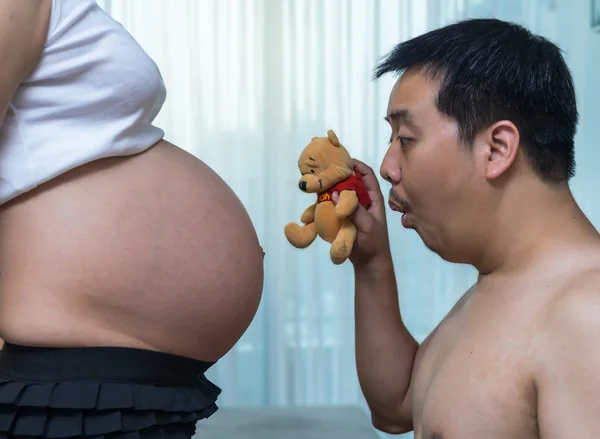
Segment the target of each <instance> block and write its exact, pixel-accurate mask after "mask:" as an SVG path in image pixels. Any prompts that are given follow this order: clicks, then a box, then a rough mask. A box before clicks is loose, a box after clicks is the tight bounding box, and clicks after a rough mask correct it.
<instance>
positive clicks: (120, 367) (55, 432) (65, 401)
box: [0, 343, 221, 439]
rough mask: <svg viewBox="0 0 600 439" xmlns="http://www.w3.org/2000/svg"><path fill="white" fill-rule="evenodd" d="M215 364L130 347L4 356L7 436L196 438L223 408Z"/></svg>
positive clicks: (1, 372) (6, 351)
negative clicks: (199, 426) (200, 426)
mask: <svg viewBox="0 0 600 439" xmlns="http://www.w3.org/2000/svg"><path fill="white" fill-rule="evenodd" d="M212 364H213V363H206V362H202V361H196V360H192V359H189V358H184V357H180V356H175V355H169V354H164V353H159V352H153V351H146V350H142V349H132V348H122V347H115V348H113V347H90V348H39V347H25V346H17V345H13V344H9V343H6V344H5V345H4V347H3V349H2V350H1V351H0V438H18V439H25V438H82V439H112V438H114V439H117V438H127V439H137V438H139V439H150V438H161V439H167V438H168V439H170V438H181V439H187V438H190V437H191V436H192V435H193V434H194V433H195V431H196V422H197V421H199V420H201V419H205V418H207V417H209V416H210V415H212V414H213V413H214V412H215V411H216V410H217V405H216V400H217V397H218V396H219V394H220V392H221V390H220V389H219V388H218V387H217V386H215V385H214V384H213V383H211V382H210V381H209V380H208V379H207V378H206V376H205V372H206V371H207V370H208V368H209V367H211V366H212Z"/></svg>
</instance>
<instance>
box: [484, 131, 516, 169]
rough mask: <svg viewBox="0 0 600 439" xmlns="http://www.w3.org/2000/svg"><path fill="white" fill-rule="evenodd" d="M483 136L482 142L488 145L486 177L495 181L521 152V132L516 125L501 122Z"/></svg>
mask: <svg viewBox="0 0 600 439" xmlns="http://www.w3.org/2000/svg"><path fill="white" fill-rule="evenodd" d="M482 134H483V138H482V139H481V140H483V142H484V143H485V145H486V151H485V158H486V169H485V176H486V177H487V178H488V179H489V180H494V179H496V178H498V177H500V176H501V175H502V174H504V173H505V172H506V171H507V170H508V169H509V168H510V167H511V166H512V165H513V163H514V162H515V160H516V158H517V153H518V152H519V142H520V134H519V130H518V128H517V127H516V126H515V124H514V123H512V122H510V121H508V120H501V121H498V122H496V123H494V124H493V125H491V126H490V127H488V128H487V129H486V130H485V131H484V132H483V133H482Z"/></svg>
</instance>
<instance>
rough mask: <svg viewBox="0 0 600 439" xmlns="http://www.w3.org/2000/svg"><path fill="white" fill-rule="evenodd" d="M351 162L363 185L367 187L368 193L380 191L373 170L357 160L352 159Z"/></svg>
mask: <svg viewBox="0 0 600 439" xmlns="http://www.w3.org/2000/svg"><path fill="white" fill-rule="evenodd" d="M352 162H353V165H354V171H355V172H358V173H359V174H360V175H361V176H362V179H363V181H364V182H365V186H366V187H367V191H369V195H371V192H381V188H380V186H379V180H377V176H376V175H375V171H373V169H372V168H371V167H369V166H367V165H366V164H364V163H363V162H361V161H359V160H356V159H352Z"/></svg>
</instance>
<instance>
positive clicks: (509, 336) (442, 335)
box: [413, 312, 538, 439]
mask: <svg viewBox="0 0 600 439" xmlns="http://www.w3.org/2000/svg"><path fill="white" fill-rule="evenodd" d="M514 317H515V316H513V317H507V318H500V316H498V315H492V314H490V316H488V317H487V318H486V316H485V315H479V318H477V319H469V318H468V315H467V314H466V313H461V312H459V313H457V314H456V315H455V316H453V317H452V318H450V319H448V320H447V321H445V322H443V323H442V325H440V327H439V328H438V330H437V332H436V334H435V335H434V336H433V338H432V339H431V341H430V342H429V344H428V346H427V348H426V350H425V351H424V353H423V356H422V359H421V364H420V365H419V367H418V370H417V373H416V375H415V377H414V380H415V381H414V383H413V385H414V388H413V417H414V428H415V439H433V438H435V439H454V438H460V439H470V438H473V439H475V438H477V439H478V438H482V437H485V438H486V439H495V438H507V439H508V438H510V439H520V438H523V439H533V438H537V437H538V435H537V419H536V393H535V388H534V385H533V381H532V377H531V374H530V372H529V371H530V370H531V366H530V358H531V356H530V355H529V354H530V351H531V349H532V348H534V346H533V345H532V344H533V343H534V342H533V333H532V328H531V327H529V326H528V325H527V324H523V323H521V322H520V319H515V318H514Z"/></svg>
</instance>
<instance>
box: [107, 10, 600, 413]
mask: <svg viewBox="0 0 600 439" xmlns="http://www.w3.org/2000/svg"><path fill="white" fill-rule="evenodd" d="M100 3H101V5H102V6H103V7H104V8H105V9H106V10H107V11H109V12H110V14H111V15H112V16H113V17H114V18H115V19H116V20H118V21H119V22H121V23H122V24H123V25H124V27H125V28H126V29H127V30H128V31H129V32H131V34H133V35H134V36H135V37H136V38H137V40H138V41H139V43H140V44H141V45H142V46H143V47H144V48H145V49H146V51H147V52H148V53H149V55H150V56H151V57H152V58H153V59H154V60H155V61H156V62H157V64H158V65H159V67H160V69H161V71H162V74H163V77H164V79H165V82H166V85H167V89H168V97H167V102H166V104H165V106H164V108H163V110H162V112H161V113H160V115H159V117H158V118H157V121H156V123H157V124H158V125H160V126H161V127H163V128H164V129H165V130H166V133H167V134H166V137H167V140H169V141H171V142H173V143H175V144H177V145H179V146H180V147H182V148H183V149H186V150H187V151H189V152H191V153H193V154H195V155H196V156H198V157H199V158H201V159H202V160H204V161H205V162H206V163H207V164H208V165H210V166H211V167H212V168H214V169H215V170H216V171H217V172H218V173H219V174H220V175H221V176H222V177H223V178H224V179H225V180H226V181H227V182H228V183H229V184H230V185H231V186H232V188H233V189H234V190H235V192H236V193H237V194H238V196H239V197H240V198H241V200H242V202H243V203H244V204H245V206H246V208H247V209H248V211H249V213H250V215H251V217H252V219H253V221H254V224H255V226H256V228H257V230H258V233H259V236H260V240H261V243H262V245H263V247H264V248H265V251H266V258H265V269H266V280H265V288H264V298H263V301H262V304H261V307H260V310H259V313H258V315H257V317H256V319H255V320H254V322H253V324H252V326H251V327H250V329H249V330H248V332H247V333H246V334H245V335H244V337H243V338H242V340H241V341H240V342H239V343H238V345H237V346H236V347H235V348H234V349H233V350H232V351H231V352H230V353H229V354H228V355H227V356H226V357H225V358H224V359H223V360H222V361H220V362H219V363H218V364H217V365H216V366H215V367H214V369H213V370H212V371H211V372H210V374H209V375H210V377H211V378H212V379H213V380H215V382H216V383H217V384H218V385H220V386H222V387H223V389H224V393H223V395H222V399H221V405H222V406H228V405H254V406H256V405H322V404H363V405H364V401H363V400H362V396H361V393H360V389H359V387H358V382H357V378H356V371H355V365H354V343H353V337H354V332H353V331H354V318H353V282H352V270H351V266H350V265H349V263H346V264H344V265H343V266H339V267H336V266H333V265H332V264H331V262H330V261H329V259H328V258H329V256H328V249H327V245H326V244H325V243H323V242H321V241H316V242H315V244H313V245H312V246H311V247H310V248H308V249H305V250H296V249H293V248H292V247H291V246H290V245H289V244H288V243H287V241H286V240H285V237H284V235H283V227H284V225H285V224H286V223H287V222H288V221H292V220H293V221H297V220H298V219H299V215H300V214H301V212H302V210H303V209H304V208H305V207H306V206H307V205H308V203H310V202H311V201H312V198H311V196H309V195H305V194H302V193H301V192H300V191H299V190H298V189H297V186H296V182H297V179H298V177H299V174H298V169H297V168H296V162H297V156H298V154H299V152H300V151H301V149H302V148H303V147H304V145H305V144H306V143H307V142H308V141H309V139H310V138H311V137H313V136H317V135H319V136H320V135H324V134H325V132H326V130H327V129H330V128H331V129H334V130H335V131H336V132H337V134H338V136H339V138H340V140H341V141H342V142H343V143H344V144H346V146H347V147H348V149H349V150H350V151H351V153H352V154H353V155H354V156H355V157H357V158H359V159H361V160H363V161H365V162H367V163H369V164H371V165H372V166H373V167H375V168H378V167H379V163H380V161H381V159H382V157H383V154H384V152H385V149H386V147H387V145H386V143H387V139H388V137H389V131H388V127H387V126H386V123H385V122H384V121H383V119H382V117H383V115H384V112H385V109H386V104H387V99H388V93H389V91H390V89H391V85H392V83H393V80H394V79H393V78H391V77H388V78H383V79H381V80H379V81H377V82H373V81H372V80H371V75H372V69H373V67H374V66H375V64H376V62H377V60H378V58H379V57H381V56H382V55H383V54H385V53H386V52H387V51H388V50H389V49H390V48H391V47H392V46H393V45H395V44H396V43H398V42H400V41H402V40H404V39H407V38H410V37H413V36H416V35H418V34H420V33H423V32H425V31H427V30H429V29H431V28H434V27H438V26H441V25H444V24H447V23H450V22H452V21H455V20H458V19H461V18H466V17H489V16H495V17H498V18H503V19H508V20H513V21H516V22H519V23H521V24H524V25H526V26H528V27H529V28H530V29H532V30H533V31H535V32H539V33H542V34H543V35H545V36H548V37H550V38H552V39H554V40H555V41H556V42H558V43H559V44H561V45H562V46H563V48H564V50H565V52H566V54H567V57H568V62H569V64H570V65H571V68H572V69H573V71H574V73H575V78H576V81H577V87H578V92H579V97H580V105H581V107H580V111H581V114H582V123H581V126H580V130H579V135H578V152H577V158H578V161H579V164H578V166H579V167H578V174H577V177H576V179H575V181H574V183H573V187H574V188H575V191H576V194H577V196H578V198H579V199H580V201H581V202H582V205H583V207H584V209H585V210H586V212H587V213H588V214H590V216H591V217H592V219H593V220H595V222H596V224H600V203H599V202H598V201H596V200H594V199H593V198H592V196H593V195H595V194H594V192H593V190H592V188H593V187H597V184H598V179H599V178H600V177H598V173H597V171H596V166H594V164H593V163H594V160H596V163H599V162H598V152H597V148H595V147H594V145H593V140H595V137H596V136H595V135H594V134H595V133H593V132H592V129H593V121H594V119H595V118H596V119H597V117H598V116H599V115H600V114H599V113H600V112H599V107H598V104H597V102H599V101H600V99H599V98H600V86H599V84H598V80H597V78H598V76H597V71H598V68H599V67H600V59H599V55H598V54H599V53H600V47H599V46H600V43H599V41H598V39H599V38H598V36H594V35H593V34H592V33H591V30H590V26H589V23H590V17H589V15H590V10H591V8H590V7H589V5H588V2H587V1H584V0H581V1H573V2H571V1H570V0H530V1H519V0H453V1H452V0H412V1H411V0H172V1H166V0H105V1H101V2H100ZM382 184H383V187H384V190H385V189H387V188H388V185H387V184H384V182H382ZM390 234H391V240H392V245H393V249H394V254H393V256H394V260H395V263H396V271H397V277H398V284H399V291H400V302H401V308H402V314H403V317H404V319H405V322H406V324H407V326H408V327H409V329H410V330H411V332H412V333H413V334H414V336H415V337H416V338H417V339H419V340H422V339H423V338H424V337H425V336H426V335H427V334H428V333H429V331H430V330H431V329H432V328H433V327H434V326H435V325H436V324H437V323H438V321H439V320H440V319H441V318H442V317H443V316H444V314H445V313H446V312H447V311H448V309H449V308H450V307H451V306H452V305H453V304H454V303H455V301H456V300H457V299H458V297H459V296H460V295H462V293H463V292H464V291H465V290H466V289H467V288H468V286H470V284H472V282H473V281H474V279H475V272H474V270H473V269H472V268H471V267H468V266H461V265H451V264H448V263H445V262H443V261H442V260H440V258H438V257H437V256H436V255H434V254H432V253H431V252H429V251H428V250H426V249H425V248H424V246H423V245H422V243H421V241H420V239H419V238H418V236H416V235H415V234H414V232H410V231H405V230H403V229H402V227H401V225H400V224H399V218H398V217H397V216H394V215H392V216H390Z"/></svg>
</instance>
